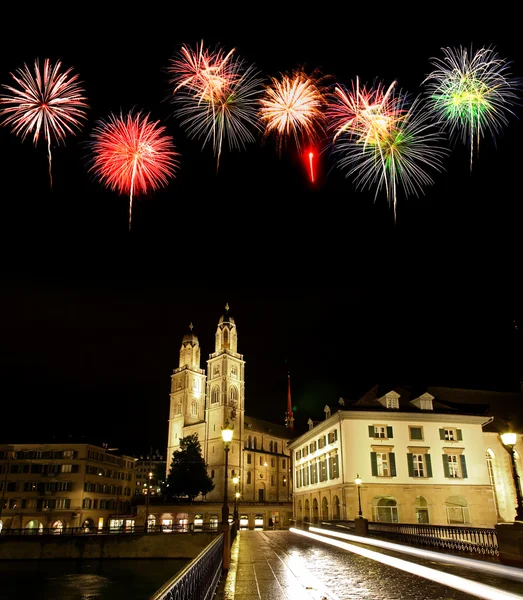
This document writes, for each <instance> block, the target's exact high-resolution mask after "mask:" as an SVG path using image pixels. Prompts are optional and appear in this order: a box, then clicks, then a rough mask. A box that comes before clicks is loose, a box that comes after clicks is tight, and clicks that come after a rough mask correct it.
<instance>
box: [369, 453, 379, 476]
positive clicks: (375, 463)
mask: <svg viewBox="0 0 523 600" xmlns="http://www.w3.org/2000/svg"><path fill="white" fill-rule="evenodd" d="M370 466H371V469H372V474H373V475H374V477H377V475H378V459H377V458H376V452H371V453H370Z"/></svg>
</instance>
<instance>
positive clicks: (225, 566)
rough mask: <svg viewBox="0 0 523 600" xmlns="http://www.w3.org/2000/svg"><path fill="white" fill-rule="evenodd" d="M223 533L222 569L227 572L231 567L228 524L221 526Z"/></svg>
mask: <svg viewBox="0 0 523 600" xmlns="http://www.w3.org/2000/svg"><path fill="white" fill-rule="evenodd" d="M221 529H222V531H223V569H224V570H228V569H229V567H230V566H231V527H230V525H229V523H225V525H223V524H222V527H221Z"/></svg>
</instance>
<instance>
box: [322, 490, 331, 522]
mask: <svg viewBox="0 0 523 600" xmlns="http://www.w3.org/2000/svg"><path fill="white" fill-rule="evenodd" d="M321 518H322V519H323V520H324V521H328V519H329V503H328V501H327V498H326V497H325V496H323V498H322V499H321Z"/></svg>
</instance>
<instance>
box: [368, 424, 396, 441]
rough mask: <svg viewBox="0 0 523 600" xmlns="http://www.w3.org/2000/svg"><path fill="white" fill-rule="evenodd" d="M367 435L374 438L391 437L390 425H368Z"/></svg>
mask: <svg viewBox="0 0 523 600" xmlns="http://www.w3.org/2000/svg"><path fill="white" fill-rule="evenodd" d="M369 437H371V438H375V439H391V438H392V427H390V426H387V425H369Z"/></svg>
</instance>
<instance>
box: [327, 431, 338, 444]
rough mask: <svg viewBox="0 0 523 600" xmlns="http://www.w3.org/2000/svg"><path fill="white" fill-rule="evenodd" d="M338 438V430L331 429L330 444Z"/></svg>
mask: <svg viewBox="0 0 523 600" xmlns="http://www.w3.org/2000/svg"><path fill="white" fill-rule="evenodd" d="M337 439H338V430H337V429H334V431H330V432H329V435H328V441H329V444H334V442H335V441H336V440H337Z"/></svg>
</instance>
